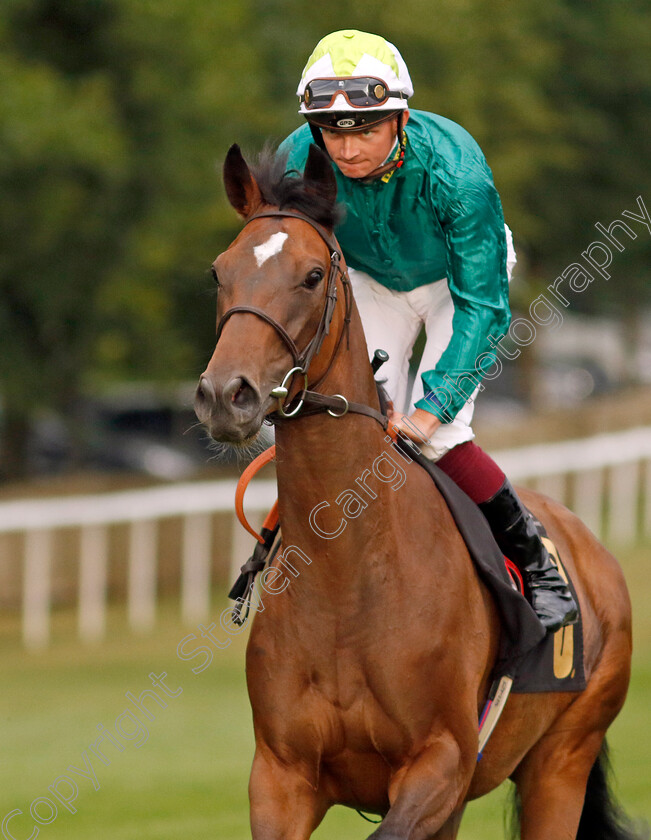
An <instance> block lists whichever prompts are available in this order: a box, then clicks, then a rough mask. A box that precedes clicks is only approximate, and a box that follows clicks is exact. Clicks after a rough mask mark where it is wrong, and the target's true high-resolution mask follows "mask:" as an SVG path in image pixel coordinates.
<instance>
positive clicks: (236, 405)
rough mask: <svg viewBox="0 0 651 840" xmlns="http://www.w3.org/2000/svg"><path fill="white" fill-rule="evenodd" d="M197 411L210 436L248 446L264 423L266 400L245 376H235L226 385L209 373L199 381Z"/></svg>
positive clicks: (195, 406)
mask: <svg viewBox="0 0 651 840" xmlns="http://www.w3.org/2000/svg"><path fill="white" fill-rule="evenodd" d="M194 410H195V413H196V415H197V417H198V418H199V420H200V421H201V422H202V423H203V424H204V426H206V428H207V429H208V431H209V432H210V436H211V437H212V438H214V439H215V440H218V441H220V442H222V443H235V444H238V443H246V442H249V441H250V440H251V438H253V437H255V435H256V434H257V433H258V431H259V430H260V426H261V425H262V421H263V419H264V412H263V406H262V398H261V396H260V391H259V389H258V388H257V387H256V385H255V384H254V383H252V382H251V381H250V380H249V379H247V378H246V377H245V376H231V377H230V378H229V379H227V380H226V381H225V382H223V383H219V382H217V381H215V379H214V378H213V377H211V376H210V375H209V374H208V373H207V372H206V373H203V374H202V376H201V378H200V379H199V384H198V386H197V390H196V393H195V397H194Z"/></svg>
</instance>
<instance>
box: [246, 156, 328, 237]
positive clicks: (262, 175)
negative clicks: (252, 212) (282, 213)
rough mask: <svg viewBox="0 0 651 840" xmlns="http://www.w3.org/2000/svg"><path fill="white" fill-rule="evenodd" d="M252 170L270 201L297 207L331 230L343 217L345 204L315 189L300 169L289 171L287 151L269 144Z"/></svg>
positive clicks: (281, 207)
mask: <svg viewBox="0 0 651 840" xmlns="http://www.w3.org/2000/svg"><path fill="white" fill-rule="evenodd" d="M251 172H252V173H253V176H254V178H255V180H256V182H257V184H258V187H259V188H260V192H261V193H262V198H263V199H264V201H265V203H266V204H271V205H272V206H274V207H278V209H279V210H284V209H290V210H297V211H298V212H299V213H303V214H304V215H305V216H308V217H309V218H310V219H313V220H314V221H315V222H318V224H320V225H323V227H325V228H329V229H330V230H332V229H333V228H334V227H335V225H336V224H337V223H338V222H339V221H340V220H341V218H342V215H343V206H342V205H340V204H338V203H337V202H336V201H332V200H331V199H329V198H328V197H327V196H325V195H323V193H321V192H319V191H318V190H317V189H315V188H314V183H313V182H312V183H310V182H307V181H306V180H305V178H304V177H303V174H302V173H301V172H299V171H298V170H296V169H290V170H289V171H288V170H287V155H286V154H278V153H277V152H276V151H274V150H273V149H272V148H271V147H269V146H266V147H265V148H264V149H263V150H262V152H261V153H260V154H259V155H258V157H257V159H256V161H255V163H253V164H252V165H251Z"/></svg>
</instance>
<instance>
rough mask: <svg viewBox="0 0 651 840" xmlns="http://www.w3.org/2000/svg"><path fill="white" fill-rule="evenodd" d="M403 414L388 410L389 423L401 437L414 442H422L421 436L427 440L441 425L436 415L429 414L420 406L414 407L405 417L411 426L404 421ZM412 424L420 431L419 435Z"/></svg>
mask: <svg viewBox="0 0 651 840" xmlns="http://www.w3.org/2000/svg"><path fill="white" fill-rule="evenodd" d="M405 416H406V415H404V414H401V412H399V411H393V410H391V411H389V425H390V426H393V427H394V428H395V429H397V430H398V431H399V432H400V434H401V435H403V437H406V438H409V440H413V441H415V442H416V443H424V440H423V438H426V439H428V440H429V438H431V437H432V435H433V434H434V432H435V431H436V430H437V429H438V427H439V426H440V425H441V421H440V420H439V419H438V417H436V416H435V415H434V414H430V412H429V411H424V410H423V409H422V408H416V409H415V410H414V413H413V414H410V415H409V417H408V418H407V419H408V420H409V422H410V423H411V426H409V425H407V423H405ZM413 426H415V427H416V429H417V430H418V432H420V436H419V435H418V434H417V432H415V431H414V429H413V428H412V427H413Z"/></svg>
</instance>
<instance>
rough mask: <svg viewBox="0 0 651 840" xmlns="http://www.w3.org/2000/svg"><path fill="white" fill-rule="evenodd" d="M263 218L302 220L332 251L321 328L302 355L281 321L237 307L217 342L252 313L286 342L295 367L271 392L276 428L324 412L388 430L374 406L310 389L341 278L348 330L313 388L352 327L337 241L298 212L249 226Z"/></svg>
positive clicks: (274, 213) (269, 213)
mask: <svg viewBox="0 0 651 840" xmlns="http://www.w3.org/2000/svg"><path fill="white" fill-rule="evenodd" d="M263 218H290V219H299V220H300V221H303V222H306V223H307V224H308V225H310V226H311V227H312V228H314V230H315V231H316V232H317V233H318V234H319V236H320V237H321V239H322V240H323V241H324V242H325V244H326V245H327V246H328V249H329V251H330V270H329V272H328V279H327V282H326V293H325V304H324V307H323V312H322V313H321V319H320V321H319V325H318V327H317V330H316V332H315V334H314V336H313V337H312V338H311V339H310V341H309V342H308V343H307V346H306V347H305V349H304V350H303V351H302V352H300V351H299V349H298V347H297V346H296V342H295V341H294V339H293V338H292V337H291V336H290V335H289V333H288V332H287V330H286V329H285V328H284V327H283V326H282V324H279V323H278V321H276V320H275V319H274V318H272V317H271V316H270V315H268V314H267V313H266V312H265V311H264V310H263V309H259V308H258V307H257V306H246V305H242V306H233V307H231V308H230V309H229V310H228V311H227V312H225V313H224V314H223V315H222V317H221V319H220V321H219V324H218V325H217V341H219V338H220V336H221V334H222V331H223V329H224V325H225V324H226V322H227V321H228V320H229V318H231V317H232V316H233V315H235V314H237V313H238V312H248V313H250V314H252V315H256V316H257V317H258V318H260V319H262V320H263V321H265V322H266V323H267V324H269V325H270V326H271V327H273V328H274V330H275V331H276V333H277V334H278V336H279V337H280V339H281V340H282V342H283V343H284V345H285V346H286V347H287V349H288V351H289V353H290V355H291V357H292V361H293V366H292V367H291V368H290V370H288V371H287V373H286V374H285V376H284V377H283V379H282V382H281V384H280V385H278V386H277V387H276V388H273V389H272V391H271V396H273V397H274V398H276V399H277V400H278V410H277V411H276V412H273V413H272V414H270V415H269V416H268V417H267V420H268V421H269V422H271V423H274V424H277V423H281V422H283V421H285V420H289V419H291V418H293V417H296V416H297V415H298V414H299V413H300V414H301V415H302V416H303V417H307V416H310V415H314V414H321V413H323V412H327V413H328V414H329V415H330V416H331V417H343V416H344V415H346V414H348V413H349V412H350V413H353V414H364V415H366V416H367V417H372V418H373V419H374V420H376V421H377V422H378V423H379V424H380V425H381V426H382V428H383V429H384V430H386V428H387V425H388V419H387V417H386V416H385V415H384V414H382V413H381V412H380V411H377V410H376V409H374V408H372V407H371V406H368V405H363V404H362V403H355V402H350V401H349V400H348V399H346V397H344V396H343V395H342V394H332V395H328V394H322V393H320V392H318V391H314V390H309V389H308V381H307V371H308V369H309V367H310V364H311V362H312V360H313V359H314V357H315V356H316V355H317V354H318V352H319V350H320V349H321V345H322V344H323V340H324V339H325V337H326V336H327V335H328V334H329V332H330V324H331V322H332V317H333V315H334V311H335V307H336V305H337V278H338V277H341V282H342V285H343V289H344V298H345V305H346V309H345V314H344V326H343V329H342V330H341V333H340V334H339V338H338V339H337V344H336V346H335V350H334V353H333V354H332V358H331V359H330V363H329V365H328V367H327V369H326V371H325V372H324V373H323V375H322V376H320V377H319V379H318V380H317V381H316V382H315V383H313V384H312V386H311V387H312V388H316V387H318V385H319V384H320V383H321V382H322V381H323V380H324V379H325V378H326V377H327V375H328V373H329V372H330V369H331V367H332V365H333V364H334V362H335V359H336V358H337V355H338V354H339V351H340V349H341V344H342V341H343V337H344V334H345V335H346V340H348V329H349V326H350V313H351V310H352V304H353V298H352V292H351V289H350V279H349V278H348V274H347V272H345V271H343V270H342V268H341V262H342V260H343V255H342V253H341V250H340V248H339V245H338V243H337V241H336V239H335V237H334V236H333V235H331V234H330V233H329V232H328V231H327V230H326V229H325V228H324V227H323V226H322V225H320V224H319V223H318V222H315V221H314V220H313V219H310V217H309V216H305V215H304V214H303V213H299V212H298V211H295V210H266V211H263V212H261V213H256V214H255V215H253V216H251V217H250V218H248V219H247V220H246V222H245V226H246V225H248V224H249V223H250V222H253V221H255V220H256V219H263ZM296 374H301V375H302V376H303V380H304V387H303V389H302V390H301V391H299V393H298V394H297V395H296V396H295V397H294V399H293V400H292V403H290V405H286V404H285V400H286V398H287V396H288V394H289V387H288V386H289V384H290V383H291V381H292V379H293V378H294V376H295V375H296Z"/></svg>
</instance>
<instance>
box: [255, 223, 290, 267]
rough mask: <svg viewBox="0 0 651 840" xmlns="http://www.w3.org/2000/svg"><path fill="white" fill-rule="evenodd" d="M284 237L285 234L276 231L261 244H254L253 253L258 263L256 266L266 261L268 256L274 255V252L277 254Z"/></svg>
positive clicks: (281, 246) (281, 248)
mask: <svg viewBox="0 0 651 840" xmlns="http://www.w3.org/2000/svg"><path fill="white" fill-rule="evenodd" d="M286 239H287V234H286V233H283V232H282V231H279V232H278V233H274V234H272V235H271V236H270V237H269V239H267V241H266V242H263V243H262V245H256V246H255V248H254V249H253V254H254V256H255V258H256V261H257V263H258V268H260V266H261V265H263V264H264V263H266V262H267V260H268V259H269V257H275V256H276V254H279V253H280V252H281V251H282V250H283V245H284V244H285V240H286Z"/></svg>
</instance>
